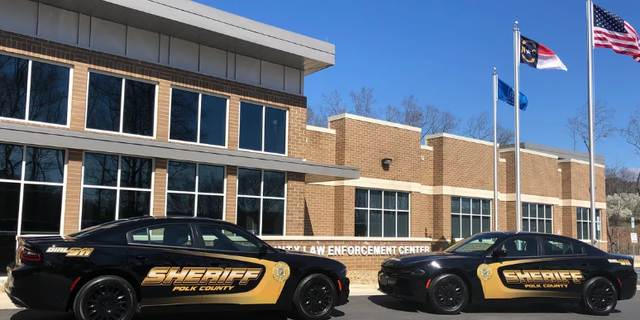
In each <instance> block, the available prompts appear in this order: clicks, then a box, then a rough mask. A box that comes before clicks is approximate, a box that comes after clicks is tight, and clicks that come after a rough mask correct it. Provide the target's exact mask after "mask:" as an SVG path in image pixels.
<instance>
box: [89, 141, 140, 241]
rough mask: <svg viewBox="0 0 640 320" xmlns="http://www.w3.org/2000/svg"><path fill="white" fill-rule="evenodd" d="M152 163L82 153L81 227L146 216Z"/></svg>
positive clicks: (131, 158) (132, 158)
mask: <svg viewBox="0 0 640 320" xmlns="http://www.w3.org/2000/svg"><path fill="white" fill-rule="evenodd" d="M152 171H153V161H152V160H151V159H146V158H135V157H126V156H118V155H108V154H98V153H85V154H84V163H83V178H82V179H83V180H82V182H83V188H82V221H81V224H80V228H81V229H84V228H88V227H91V226H94V225H97V224H100V223H103V222H107V221H112V220H118V219H125V218H131V217H137V216H144V215H149V214H150V212H151V188H152V181H151V174H152Z"/></svg>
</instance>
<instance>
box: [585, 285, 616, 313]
mask: <svg viewBox="0 0 640 320" xmlns="http://www.w3.org/2000/svg"><path fill="white" fill-rule="evenodd" d="M614 294H615V292H614V291H613V288H612V287H611V286H609V285H607V284H605V283H598V284H595V285H593V286H592V287H591V289H590V290H589V303H590V304H591V306H592V307H593V308H594V309H596V310H598V311H607V310H609V309H610V308H611V306H612V305H613V299H614Z"/></svg>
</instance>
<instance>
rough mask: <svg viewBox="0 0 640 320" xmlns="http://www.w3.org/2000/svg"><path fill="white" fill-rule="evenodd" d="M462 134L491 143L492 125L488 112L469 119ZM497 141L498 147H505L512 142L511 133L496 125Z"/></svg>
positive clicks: (512, 135)
mask: <svg viewBox="0 0 640 320" xmlns="http://www.w3.org/2000/svg"><path fill="white" fill-rule="evenodd" d="M464 134H465V135H467V136H469V137H471V138H474V139H479V140H486V141H493V123H492V121H491V119H490V118H489V113H488V112H482V113H480V115H478V116H477V117H471V118H469V120H468V121H467V128H466V129H465V131H464ZM496 134H497V141H498V144H500V145H507V144H510V143H512V142H513V137H514V134H513V131H511V130H510V129H508V128H505V127H503V126H502V125H500V124H498V126H497V132H496Z"/></svg>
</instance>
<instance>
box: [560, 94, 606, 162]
mask: <svg viewBox="0 0 640 320" xmlns="http://www.w3.org/2000/svg"><path fill="white" fill-rule="evenodd" d="M593 110H594V117H593V141H594V142H596V141H598V140H599V139H601V138H606V137H608V136H610V135H612V134H614V133H615V132H616V130H617V129H616V127H615V125H614V124H613V118H614V116H615V113H616V109H615V108H613V107H609V106H607V104H606V103H602V102H600V101H596V103H595V104H594V105H593ZM588 111H589V110H588V106H587V105H584V106H582V107H579V108H577V109H576V113H575V114H574V115H573V117H571V118H569V119H567V129H568V130H569V133H570V134H571V136H572V137H573V139H574V149H575V141H576V139H582V142H583V143H584V146H585V147H586V148H587V151H588V150H589V112H588Z"/></svg>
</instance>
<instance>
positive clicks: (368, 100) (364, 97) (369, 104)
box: [350, 87, 376, 117]
mask: <svg viewBox="0 0 640 320" xmlns="http://www.w3.org/2000/svg"><path fill="white" fill-rule="evenodd" d="M350 96H351V102H352V103H353V109H354V112H355V114H357V115H359V116H363V117H374V116H375V110H374V109H373V105H374V104H376V99H375V98H374V97H373V89H372V88H365V87H362V88H360V91H359V92H355V91H351V93H350Z"/></svg>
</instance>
